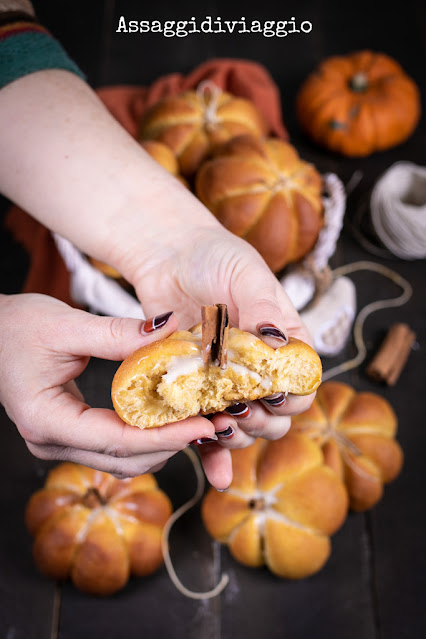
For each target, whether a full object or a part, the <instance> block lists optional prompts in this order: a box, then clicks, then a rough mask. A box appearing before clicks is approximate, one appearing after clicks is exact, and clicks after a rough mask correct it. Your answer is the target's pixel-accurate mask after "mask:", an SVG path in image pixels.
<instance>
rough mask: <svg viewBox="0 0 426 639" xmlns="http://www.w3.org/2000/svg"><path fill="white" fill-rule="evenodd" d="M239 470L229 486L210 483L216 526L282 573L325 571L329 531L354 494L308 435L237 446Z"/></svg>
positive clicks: (207, 515) (210, 511) (221, 537)
mask: <svg viewBox="0 0 426 639" xmlns="http://www.w3.org/2000/svg"><path fill="white" fill-rule="evenodd" d="M232 465H233V472H234V477H233V481H232V484H231V486H230V488H229V489H228V490H227V491H226V493H218V491H216V490H215V489H211V490H209V492H208V493H207V495H206V497H205V498H204V500H203V503H202V517H203V522H204V525H205V526H206V528H207V530H208V532H209V533H210V534H211V535H212V536H213V537H214V538H215V539H217V540H218V541H220V542H222V543H226V544H227V545H228V547H229V550H230V552H231V554H232V555H233V556H234V557H235V559H237V560H238V561H240V562H242V563H244V564H246V565H248V566H261V565H263V564H266V565H267V566H268V567H269V569H270V570H271V571H272V572H274V573H275V574H276V575H278V576H280V577H286V578H290V579H299V578H302V577H306V576H308V575H311V574H313V573H314V572H316V571H317V570H319V569H320V568H321V567H322V566H323V564H324V563H325V561H326V560H327V558H328V556H329V554H330V539H329V536H330V535H331V534H333V533H334V532H336V530H337V529H338V528H339V527H340V526H341V525H342V523H343V521H344V519H345V517H346V514H347V508H348V496H347V492H346V490H345V488H344V486H343V483H342V482H341V480H340V479H339V477H338V476H337V475H336V474H335V473H334V472H333V471H332V470H331V469H330V468H328V467H326V466H325V465H324V458H323V455H322V453H321V450H320V448H319V447H318V446H317V445H316V444H315V443H314V442H312V441H311V440H309V438H308V437H306V436H304V435H300V434H298V433H289V434H288V435H286V436H285V437H283V438H281V439H279V440H277V441H274V442H265V441H261V440H257V441H256V442H255V443H254V444H253V446H250V447H249V448H245V449H241V450H233V451H232Z"/></svg>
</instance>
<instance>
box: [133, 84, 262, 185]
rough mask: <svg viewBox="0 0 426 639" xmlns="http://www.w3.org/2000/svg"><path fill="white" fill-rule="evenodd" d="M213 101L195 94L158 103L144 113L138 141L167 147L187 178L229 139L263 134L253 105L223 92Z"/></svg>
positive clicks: (194, 92)
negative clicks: (159, 143) (148, 141)
mask: <svg viewBox="0 0 426 639" xmlns="http://www.w3.org/2000/svg"><path fill="white" fill-rule="evenodd" d="M213 100H214V105H213V106H212V102H211V99H210V98H208V97H205V96H204V94H203V93H200V92H197V91H187V92H185V93H182V94H181V95H179V96H175V97H169V98H165V99H163V100H161V101H160V102H158V103H157V104H155V105H154V106H153V107H151V108H150V109H149V110H148V111H147V112H146V113H145V115H144V117H143V119H142V122H141V128H140V138H141V139H142V140H149V139H153V140H158V141H159V142H162V143H163V144H166V145H167V146H168V147H170V149H171V150H172V151H173V153H174V154H175V156H176V157H177V159H178V162H179V166H180V170H181V173H182V174H183V175H185V176H190V175H192V174H193V173H194V172H195V171H196V170H197V168H198V167H199V165H200V163H201V162H202V161H203V159H204V158H205V157H207V156H208V155H209V154H210V153H212V151H213V150H214V149H215V148H216V147H217V146H218V145H220V144H223V143H224V142H226V141H227V140H229V139H231V138H232V137H235V136H236V135H241V134H243V133H250V134H251V135H254V136H256V137H260V136H262V135H265V134H266V125H265V122H264V120H263V118H262V116H261V114H260V113H259V111H258V110H257V108H256V107H255V105H254V104H253V103H251V102H249V101H248V100H245V99H243V98H236V97H234V96H232V95H230V94H229V93H226V92H220V94H219V95H218V96H214V97H213Z"/></svg>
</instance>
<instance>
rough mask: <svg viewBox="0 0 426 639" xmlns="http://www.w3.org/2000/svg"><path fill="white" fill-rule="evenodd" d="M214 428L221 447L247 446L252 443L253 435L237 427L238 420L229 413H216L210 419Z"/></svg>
mask: <svg viewBox="0 0 426 639" xmlns="http://www.w3.org/2000/svg"><path fill="white" fill-rule="evenodd" d="M211 421H212V424H214V427H215V429H216V435H217V437H218V444H219V445H220V446H222V447H223V448H228V449H229V450H232V449H234V448H247V446H251V444H254V442H255V437H252V436H250V435H249V434H247V433H246V432H245V431H244V430H242V429H241V428H239V425H238V422H237V420H236V419H235V418H233V417H231V415H229V414H227V413H225V412H223V413H216V415H214V416H213V417H212V419H211Z"/></svg>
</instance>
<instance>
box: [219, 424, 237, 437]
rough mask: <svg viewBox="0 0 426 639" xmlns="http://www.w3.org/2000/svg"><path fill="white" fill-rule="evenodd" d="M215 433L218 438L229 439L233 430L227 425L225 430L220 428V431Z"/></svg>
mask: <svg viewBox="0 0 426 639" xmlns="http://www.w3.org/2000/svg"><path fill="white" fill-rule="evenodd" d="M216 435H217V436H218V437H219V439H229V438H230V437H233V436H234V435H235V431H234V429H233V428H232V426H228V428H226V429H225V430H221V431H220V432H218V431H216Z"/></svg>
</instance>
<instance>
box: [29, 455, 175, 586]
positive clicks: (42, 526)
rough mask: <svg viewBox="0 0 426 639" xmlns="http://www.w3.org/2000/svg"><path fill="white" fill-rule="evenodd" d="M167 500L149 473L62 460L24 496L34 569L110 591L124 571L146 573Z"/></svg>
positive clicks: (157, 555) (157, 552)
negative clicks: (125, 475) (117, 473)
mask: <svg viewBox="0 0 426 639" xmlns="http://www.w3.org/2000/svg"><path fill="white" fill-rule="evenodd" d="M171 512H172V506H171V503H170V500H169V499H168V497H167V496H166V495H165V493H163V492H162V491H161V490H159V488H158V486H157V483H156V481H155V478H154V477H153V475H149V474H148V475H142V476H140V477H135V478H134V479H125V480H118V479H115V478H114V477H113V476H112V475H109V474H108V473H104V472H100V471H95V470H92V469H90V468H86V467H84V466H79V465H78V464H72V463H68V462H67V463H64V464H60V465H59V466H57V467H56V468H54V469H53V470H52V471H51V472H50V473H49V475H48V478H47V481H46V484H45V487H44V488H43V489H42V490H39V491H37V492H36V493H34V495H33V496H32V497H31V498H30V500H29V502H28V504H27V508H26V511H25V520H26V525H27V527H28V529H29V531H30V532H31V534H32V535H33V536H34V538H35V540H34V546H33V555H34V560H35V563H36V565H37V567H38V569H39V570H40V571H41V572H42V573H43V574H45V575H46V576H48V577H51V578H53V579H60V580H64V579H68V578H69V577H71V578H72V580H73V582H74V584H75V585H76V586H77V587H78V588H80V589H81V590H83V591H85V592H89V593H93V594H97V595H108V594H111V593H113V592H116V591H117V590H119V589H120V588H122V587H123V586H124V585H125V584H126V582H127V580H128V578H129V575H130V574H131V573H132V574H135V575H139V576H142V575H148V574H150V573H152V572H153V571H154V570H156V569H157V568H158V567H159V565H160V564H161V563H162V560H163V557H162V552H161V531H162V528H163V526H164V524H165V522H166V521H167V519H168V518H169V517H170V515H171Z"/></svg>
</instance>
